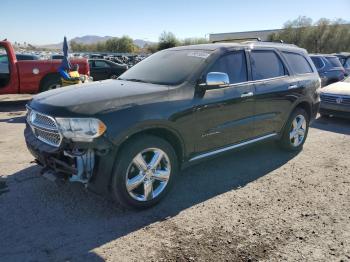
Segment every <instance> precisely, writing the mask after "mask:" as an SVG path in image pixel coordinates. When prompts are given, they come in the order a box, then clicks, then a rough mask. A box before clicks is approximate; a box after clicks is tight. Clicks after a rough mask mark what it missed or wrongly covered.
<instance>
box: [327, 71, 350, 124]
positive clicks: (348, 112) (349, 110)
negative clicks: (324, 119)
mask: <svg viewBox="0 0 350 262" xmlns="http://www.w3.org/2000/svg"><path fill="white" fill-rule="evenodd" d="M320 114H321V115H322V116H337V117H344V118H350V77H347V78H345V79H344V80H342V81H340V82H337V83H334V84H331V85H328V86H326V87H324V88H323V89H322V91H321V106H320Z"/></svg>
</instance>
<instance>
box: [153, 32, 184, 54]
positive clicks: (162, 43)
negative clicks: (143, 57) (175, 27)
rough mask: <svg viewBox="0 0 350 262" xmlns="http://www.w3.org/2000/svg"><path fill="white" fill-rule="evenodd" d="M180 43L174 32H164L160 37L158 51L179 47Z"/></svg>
mask: <svg viewBox="0 0 350 262" xmlns="http://www.w3.org/2000/svg"><path fill="white" fill-rule="evenodd" d="M179 44H180V41H179V40H178V39H177V38H176V36H175V35H174V34H173V33H172V32H166V31H164V32H163V33H162V34H161V35H160V37H159V43H158V50H163V49H167V48H171V47H175V46H178V45H179Z"/></svg>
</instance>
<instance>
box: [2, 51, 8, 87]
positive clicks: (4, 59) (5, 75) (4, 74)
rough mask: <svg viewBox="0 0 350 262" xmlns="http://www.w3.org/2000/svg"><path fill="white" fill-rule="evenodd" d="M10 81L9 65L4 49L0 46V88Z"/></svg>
mask: <svg viewBox="0 0 350 262" xmlns="http://www.w3.org/2000/svg"><path fill="white" fill-rule="evenodd" d="M9 81H10V64H9V59H8V55H7V52H6V49H5V48H4V47H2V46H0V88H1V87H5V86H6V85H7V84H8V82H9Z"/></svg>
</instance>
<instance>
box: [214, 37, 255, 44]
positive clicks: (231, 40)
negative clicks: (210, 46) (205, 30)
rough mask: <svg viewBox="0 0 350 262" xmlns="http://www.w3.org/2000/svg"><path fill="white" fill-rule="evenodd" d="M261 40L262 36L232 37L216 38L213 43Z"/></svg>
mask: <svg viewBox="0 0 350 262" xmlns="http://www.w3.org/2000/svg"><path fill="white" fill-rule="evenodd" d="M253 40H256V41H261V39H260V37H247V38H230V39H223V40H214V41H212V43H227V42H244V41H253Z"/></svg>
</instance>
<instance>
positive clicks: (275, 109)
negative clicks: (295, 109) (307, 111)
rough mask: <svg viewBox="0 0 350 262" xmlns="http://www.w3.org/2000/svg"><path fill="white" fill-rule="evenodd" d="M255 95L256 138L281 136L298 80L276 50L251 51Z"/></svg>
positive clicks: (257, 49) (256, 49)
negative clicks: (273, 135) (275, 134)
mask: <svg viewBox="0 0 350 262" xmlns="http://www.w3.org/2000/svg"><path fill="white" fill-rule="evenodd" d="M250 62H251V70H252V80H253V83H254V92H255V96H254V97H255V120H256V121H255V128H254V136H255V137H259V136H264V135H269V134H274V133H278V132H279V131H280V130H281V128H282V126H283V124H284V122H285V120H286V118H287V114H288V113H289V110H290V108H291V106H292V103H293V101H294V100H295V98H294V97H293V94H292V93H293V92H294V90H297V89H298V87H299V84H298V80H297V79H296V78H295V77H294V76H292V75H290V73H289V72H288V69H287V66H286V65H285V63H284V62H283V58H282V56H281V54H280V53H279V52H278V51H277V50H275V49H263V48H261V49H259V48H255V49H253V50H251V51H250Z"/></svg>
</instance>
